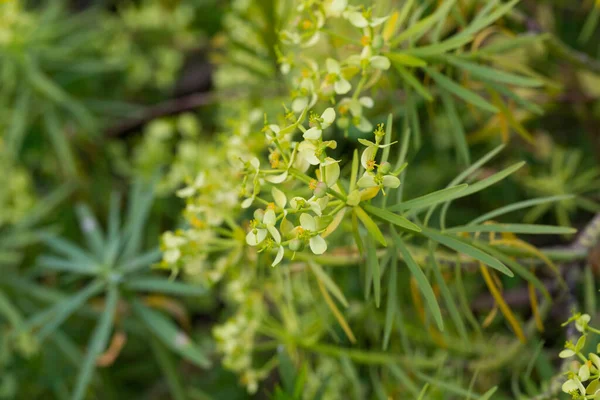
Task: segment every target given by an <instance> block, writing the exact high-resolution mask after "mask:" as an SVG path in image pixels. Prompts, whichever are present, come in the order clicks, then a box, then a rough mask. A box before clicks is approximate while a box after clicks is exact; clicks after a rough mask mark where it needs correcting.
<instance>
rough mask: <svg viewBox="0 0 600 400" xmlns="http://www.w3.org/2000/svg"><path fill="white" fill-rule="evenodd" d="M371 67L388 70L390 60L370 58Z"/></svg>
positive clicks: (379, 57)
mask: <svg viewBox="0 0 600 400" xmlns="http://www.w3.org/2000/svg"><path fill="white" fill-rule="evenodd" d="M371 66H372V67H373V68H375V69H381V70H386V69H389V68H390V60H389V59H388V58H387V57H385V56H373V57H371Z"/></svg>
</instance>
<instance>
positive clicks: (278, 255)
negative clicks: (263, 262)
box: [271, 246, 283, 267]
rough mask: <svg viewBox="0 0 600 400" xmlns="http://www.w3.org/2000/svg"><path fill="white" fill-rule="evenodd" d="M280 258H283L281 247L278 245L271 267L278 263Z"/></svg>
mask: <svg viewBox="0 0 600 400" xmlns="http://www.w3.org/2000/svg"><path fill="white" fill-rule="evenodd" d="M282 259H283V247H282V246H279V250H277V255H276V256H275V260H274V261H273V264H271V267H274V266H276V265H277V264H279V263H280V262H281V260H282Z"/></svg>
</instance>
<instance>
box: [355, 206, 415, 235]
mask: <svg viewBox="0 0 600 400" xmlns="http://www.w3.org/2000/svg"><path fill="white" fill-rule="evenodd" d="M363 207H364V209H365V210H366V211H367V212H368V213H369V214H372V215H374V216H376V217H377V218H380V219H382V220H384V221H387V222H390V223H392V224H394V225H396V226H399V227H400V228H403V229H406V230H409V231H413V232H421V228H420V227H419V226H418V225H415V224H414V223H412V222H411V221H410V220H409V219H408V218H406V217H404V216H402V215H398V214H394V213H393V212H391V211H388V210H385V209H383V208H378V207H374V206H372V205H370V204H365V205H363Z"/></svg>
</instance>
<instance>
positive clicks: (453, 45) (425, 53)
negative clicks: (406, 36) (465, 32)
mask: <svg viewBox="0 0 600 400" xmlns="http://www.w3.org/2000/svg"><path fill="white" fill-rule="evenodd" d="M472 40H473V37H472V36H462V37H452V38H450V39H447V40H444V41H443V42H441V43H434V44H430V45H427V46H422V47H414V48H410V49H406V50H404V54H408V55H412V56H416V57H432V56H439V55H441V54H444V53H446V52H448V51H450V50H454V49H457V48H459V47H462V46H464V45H466V44H467V43H469V42H471V41H472ZM418 66H420V65H418Z"/></svg>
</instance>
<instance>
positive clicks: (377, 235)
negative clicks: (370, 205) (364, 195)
mask: <svg viewBox="0 0 600 400" xmlns="http://www.w3.org/2000/svg"><path fill="white" fill-rule="evenodd" d="M353 210H354V214H355V215H356V216H357V217H358V218H359V219H360V221H361V222H362V223H363V225H364V226H365V228H366V229H367V231H368V232H369V234H370V235H371V236H372V237H373V238H374V239H375V240H377V241H378V242H379V243H381V245H382V246H387V242H386V241H385V238H384V237H383V233H381V231H380V230H379V228H378V227H377V224H376V223H375V222H373V220H372V219H371V217H369V216H368V215H367V213H366V212H365V211H364V210H363V209H362V208H360V207H358V206H357V207H354V208H353Z"/></svg>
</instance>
